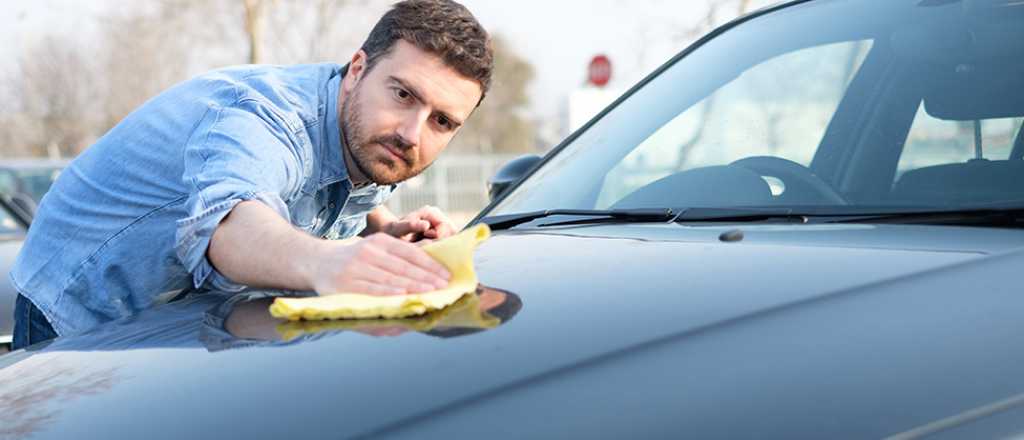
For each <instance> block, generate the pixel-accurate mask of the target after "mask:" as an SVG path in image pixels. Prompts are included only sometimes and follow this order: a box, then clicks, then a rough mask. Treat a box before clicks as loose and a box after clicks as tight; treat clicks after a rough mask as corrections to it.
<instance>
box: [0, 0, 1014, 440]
mask: <svg viewBox="0 0 1024 440" xmlns="http://www.w3.org/2000/svg"><path fill="white" fill-rule="evenodd" d="M1022 54H1024V4H1022V3H1021V2H1020V1H1017V0H801V1H790V2H787V3H784V4H781V5H777V6H773V7H770V8H767V9H763V10H760V11H758V12H755V13H752V14H749V15H747V16H744V17H741V18H739V19H737V20H735V21H733V22H731V23H729V24H726V25H724V26H723V27H721V28H718V29H717V30H715V31H713V32H712V33H710V34H708V35H707V36H705V37H703V38H701V39H700V40H699V41H697V42H696V43H694V44H693V45H691V46H690V47H688V48H687V49H685V50H683V51H682V52H681V53H679V54H678V55H677V56H675V57H673V58H672V59H671V60H669V61H668V62H667V63H666V64H664V65H663V66H662V67H660V68H659V69H657V70H656V71H655V72H653V73H652V74H651V75H650V76H648V77H647V78H645V79H644V80H643V81H641V82H640V83H638V84H637V85H636V86H634V87H633V88H632V89H630V90H629V91H628V92H626V93H625V94H624V95H623V96H622V97H620V98H619V99H618V100H617V101H615V102H614V103H613V104H611V105H610V106H609V107H608V108H606V109H605V110H604V111H602V112H601V113H600V114H599V115H597V116H596V117H595V118H594V119H593V120H591V121H590V122H589V123H587V124H586V125H585V126H583V127H582V128H580V129H579V130H577V131H576V132H574V133H573V134H571V135H570V136H569V137H568V138H567V139H565V140H564V141H563V142H562V143H560V144H559V145H558V146H556V147H555V148H554V149H553V150H552V151H550V152H549V153H547V154H545V155H544V156H543V157H524V158H521V159H518V160H516V161H515V162H514V163H511V164H509V165H508V166H507V168H505V169H504V170H503V171H502V172H499V173H498V174H497V175H496V176H495V178H494V179H493V180H492V182H491V193H492V194H494V196H495V199H494V200H493V202H492V203H491V204H490V205H488V207H486V208H485V209H484V210H483V211H482V212H481V213H480V214H479V216H478V217H477V218H476V219H474V220H473V221H472V222H471V227H476V226H477V225H480V224H486V225H489V227H490V229H491V231H492V235H491V237H490V238H489V239H488V240H487V241H485V242H483V243H482V244H480V246H479V247H478V248H477V251H476V254H475V257H474V262H475V269H476V273H477V274H478V276H479V279H480V283H481V287H480V289H479V290H478V293H477V294H476V295H475V296H473V295H471V296H470V297H468V298H470V300H473V298H476V299H475V301H476V305H475V306H474V305H472V304H470V305H468V306H467V305H465V304H463V305H462V306H460V307H468V309H460V310H469V311H472V310H477V311H478V312H479V313H476V314H475V315H473V313H471V312H468V313H469V314H470V315H472V316H476V317H477V318H473V319H461V318H460V319H459V320H456V321H457V322H460V323H463V322H466V323H470V324H466V325H463V324H454V322H455V321H445V319H451V318H445V317H437V316H433V317H429V316H428V317H425V318H421V319H422V320H423V321H420V320H417V319H413V320H411V321H408V322H401V323H396V322H374V323H362V322H347V321H327V322H321V323H316V322H310V323H303V322H300V323H298V324H292V325H293V326H298V327H289V325H288V323H286V322H280V321H275V320H273V319H272V318H270V317H269V316H268V315H267V310H266V309H267V304H268V301H269V300H268V297H272V296H274V295H280V294H290V293H288V292H283V293H282V292H266V291H262V292H248V293H244V294H242V296H231V295H227V294H223V293H216V292H205V293H201V292H198V293H190V294H188V295H184V298H182V299H176V300H172V301H170V302H169V303H167V304H164V305H162V306H159V307H155V308H152V309H147V310H146V311H145V312H143V313H142V314H140V315H138V316H136V317H132V318H130V319H124V320H120V321H115V322H111V323H109V324H105V325H101V326H99V327H97V328H96V329H94V330H92V331H90V332H86V333H83V334H80V335H69V336H65V337H60V338H57V339H56V340H54V341H52V342H48V343H43V344H38V345H36V346H31V347H28V348H27V349H25V350H19V351H16V352H12V353H9V354H7V355H5V356H3V357H0V381H2V382H3V383H4V384H5V386H4V388H3V390H0V413H3V414H4V415H5V423H4V426H3V427H2V428H0V432H6V433H12V432H13V433H15V434H16V435H26V436H27V435H29V434H31V435H33V438H39V439H50V438H224V437H230V438H268V439H269V438H292V437H296V438H304V437H329V438H415V439H421V438H474V437H486V438H516V439H519V438H728V439H735V438H787V439H791V438H814V439H819V438H828V439H838V438H880V437H886V438H898V439H911V438H921V437H929V438H970V439H976V438H1013V437H1020V436H1021V435H1022V434H1024V417H1022V415H1024V405H1022V402H1024V397H1022V396H1024V370H1022V369H1021V366H1022V365H1024V350H1022V349H1021V343H1020V340H1021V336H1022V335H1024V319H1021V310H1024V295H1022V294H1021V287H1020V285H1021V284H1020V282H1019V279H1020V274H1021V273H1022V272H1021V268H1022V267H1024V230H1022V227H1021V226H1022V224H1024V223H1022V214H1024V158H1022V156H1024V134H1022V130H1021V124H1022V121H1024V119H1022V118H1024V56H1021V55H1022ZM488 298H489V299H488ZM485 305H486V306H485ZM488 307H490V308H488ZM499 309H500V310H503V312H498V311H497V310H499ZM492 311H493V312H494V313H493V314H492V313H491V312H492ZM461 313H463V312H461V311H460V312H459V313H458V314H461ZM485 315H490V317H488V316H485ZM499 315H500V316H499ZM478 318H482V319H478ZM491 318H493V319H491ZM498 321H500V325H498V324H499V322H498ZM439 322H449V324H447V325H446V326H447V327H449V330H451V329H455V330H457V331H453V332H451V333H449V335H450V337H432V336H434V335H429V334H425V333H429V332H431V331H434V330H435V329H436V327H431V326H432V325H435V324H437V323H439ZM482 322H490V323H491V324H490V325H484V324H481V323H482ZM2 430H6V431H2Z"/></svg>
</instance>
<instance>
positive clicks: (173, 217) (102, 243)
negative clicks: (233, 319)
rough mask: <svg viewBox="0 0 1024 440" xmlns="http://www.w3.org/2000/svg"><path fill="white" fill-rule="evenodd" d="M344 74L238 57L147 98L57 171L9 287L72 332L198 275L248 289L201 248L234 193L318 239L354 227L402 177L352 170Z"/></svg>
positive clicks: (129, 311) (198, 279)
mask: <svg viewBox="0 0 1024 440" xmlns="http://www.w3.org/2000/svg"><path fill="white" fill-rule="evenodd" d="M345 71H346V69H345V68H344V67H342V66H339V65H335V64H314V65H298V66H287V67H282V66H240V67H231V68H225V69H220V70H216V71H213V72H210V73H207V74H204V75H202V76H199V77H196V78H194V79H191V80H189V81H186V82H184V83H181V84H179V85H177V86H175V87H173V88H171V89H168V90H167V91H165V92H163V93H161V94H160V95H158V96H156V97H154V98H153V99H151V100H149V101H148V102H146V103H145V104H143V105H142V107H140V108H139V109H137V110H136V111H134V112H133V113H131V114H130V115H128V116H127V117H126V118H125V119H124V120H123V121H121V122H120V123H119V124H118V125H117V126H115V127H114V128H113V129H111V130H110V132H108V133H107V134H106V135H104V136H103V137H102V138H100V139H99V140H98V141H97V142H96V143H95V144H94V145H92V146H91V147H89V148H88V149H87V150H86V151H85V152H83V153H82V154H81V155H80V156H79V157H78V158H76V159H75V160H74V161H73V162H71V164H70V165H69V166H68V168H67V169H65V170H64V171H63V172H62V173H61V174H60V177H59V178H58V179H57V181H56V182H55V183H54V185H53V187H52V189H51V190H50V191H49V192H48V193H47V195H46V196H45V197H44V198H43V200H42V201H41V202H40V205H39V209H38V212H37V215H36V217H35V219H34V221H33V223H32V227H31V228H30V229H29V233H28V237H27V238H26V241H25V244H24V246H23V248H22V251H21V253H20V254H19V255H18V258H17V261H16V262H15V264H14V267H13V269H12V270H11V273H10V278H11V281H12V282H13V283H14V287H15V288H16V289H17V290H18V291H19V292H20V293H21V294H23V295H25V296H26V297H28V298H29V299H31V300H32V302H33V303H34V304H35V305H36V307H38V308H39V309H40V310H41V311H42V312H43V314H45V315H46V317H47V319H48V320H49V321H50V323H51V325H53V327H54V330H56V331H57V333H58V334H59V335H68V334H73V333H79V332H82V331H85V330H87V329H89V328H91V327H93V326H95V325H96V324H99V323H101V322H105V321H109V320H112V319H117V318H122V317H126V316H132V315H134V314H136V313H138V312H139V311H140V310H142V309H145V308H147V307H150V306H152V305H153V304H155V303H158V302H161V301H165V300H166V299H167V298H169V297H171V296H173V294H174V293H175V292H177V291H180V290H181V289H183V288H186V287H189V286H190V285H191V286H195V287H200V288H211V289H218V290H223V291H229V292H233V291H240V290H242V289H243V288H244V286H241V285H239V284H237V283H234V282H232V281H231V280H229V279H227V278H226V277H224V276H223V275H222V274H220V273H218V272H217V270H216V269H214V268H213V266H212V265H211V264H210V262H209V260H208V259H207V258H206V250H207V248H208V246H209V244H210V238H211V236H212V234H213V231H214V229H216V227H217V225H218V224H219V223H220V221H221V220H222V219H223V218H224V216H226V215H227V214H228V212H229V211H230V210H231V209H232V208H233V207H234V206H235V205H236V204H238V203H239V202H242V201H247V200H256V201H259V202H262V203H264V204H266V205H267V206H269V207H271V208H272V209H274V210H275V211H276V212H277V213H278V214H280V215H281V217H283V218H285V219H287V220H288V221H289V222H291V223H292V224H293V225H295V226H296V227H298V228H299V229H302V230H304V231H306V232H307V233H309V234H311V235H314V236H318V237H324V238H331V239H339V238H347V237H351V236H353V235H355V234H357V233H359V232H360V231H362V229H363V228H364V227H365V226H366V214H367V213H369V211H371V210H372V209H373V208H375V207H376V206H378V205H380V204H382V203H383V202H385V201H386V199H387V197H388V196H389V195H390V194H391V192H392V191H394V189H395V187H394V186H376V185H373V184H370V185H367V186H364V187H361V188H358V189H356V188H355V187H354V186H353V184H352V181H351V180H350V179H349V176H348V173H347V170H346V167H345V162H344V156H343V154H342V136H341V133H340V132H339V128H338V105H337V104H338V91H339V88H340V83H341V78H342V77H343V76H344V74H345ZM252 239H253V240H257V241H258V240H260V237H252Z"/></svg>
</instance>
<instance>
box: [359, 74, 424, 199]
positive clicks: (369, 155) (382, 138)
mask: <svg viewBox="0 0 1024 440" xmlns="http://www.w3.org/2000/svg"><path fill="white" fill-rule="evenodd" d="M360 88H361V86H356V88H355V89H354V90H353V91H352V95H351V96H349V97H348V99H346V100H345V102H344V103H342V106H341V136H342V137H343V138H344V140H345V145H346V146H347V148H348V151H349V154H350V157H351V158H352V162H353V164H354V165H355V167H356V169H358V170H359V172H360V173H362V174H363V175H364V176H366V178H367V179H369V180H370V181H371V182H373V183H376V184H378V185H393V184H396V183H398V182H402V181H405V180H408V179H410V178H412V177H415V176H416V175H418V174H420V173H421V172H423V170H424V169H425V168H426V166H421V165H420V164H419V160H418V159H417V157H416V155H415V154H414V151H413V147H414V145H413V144H411V143H409V142H408V141H406V140H405V139H403V138H402V137H401V136H398V135H397V134H385V135H376V136H369V135H367V134H366V127H365V126H364V125H363V120H362V118H361V113H362V112H361V110H362V108H363V107H364V106H363V104H362V102H361V101H360V100H359V98H360V95H359V89H360ZM387 147H390V149H391V151H392V152H394V153H395V154H397V155H398V156H399V157H400V160H395V158H394V157H393V156H391V155H390V154H388V152H387V151H385V150H386V148H387Z"/></svg>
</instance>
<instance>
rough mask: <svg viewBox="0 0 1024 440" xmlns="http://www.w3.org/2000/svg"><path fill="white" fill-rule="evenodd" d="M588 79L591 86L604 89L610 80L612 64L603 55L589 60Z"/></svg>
mask: <svg viewBox="0 0 1024 440" xmlns="http://www.w3.org/2000/svg"><path fill="white" fill-rule="evenodd" d="M587 72H588V78H587V80H588V81H590V83H591V84H593V85H595V86H598V87H604V86H605V85H606V84H608V81H609V80H610V79H612V62H611V60H609V59H608V57H606V56H604V55H598V56H596V57H594V58H593V59H592V60H590V67H589V68H588V69H587Z"/></svg>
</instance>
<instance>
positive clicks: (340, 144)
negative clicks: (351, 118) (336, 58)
mask: <svg viewBox="0 0 1024 440" xmlns="http://www.w3.org/2000/svg"><path fill="white" fill-rule="evenodd" d="M346 72H348V65H345V66H343V67H342V68H341V69H340V70H338V71H337V73H336V74H335V75H334V76H332V77H331V78H330V79H329V80H328V81H327V109H326V110H327V111H326V112H325V113H326V116H325V117H324V127H325V128H326V137H325V138H324V142H322V143H321V152H320V182H318V184H319V187H320V188H323V187H325V186H327V185H330V184H332V183H335V182H338V181H345V182H346V183H347V185H346V186H347V187H349V188H351V187H352V181H351V180H350V179H349V175H348V168H346V166H345V155H344V154H342V148H346V146H345V139H344V138H343V137H342V136H341V130H340V129H339V128H338V92H340V91H341V80H342V78H344V77H345V73H346Z"/></svg>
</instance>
